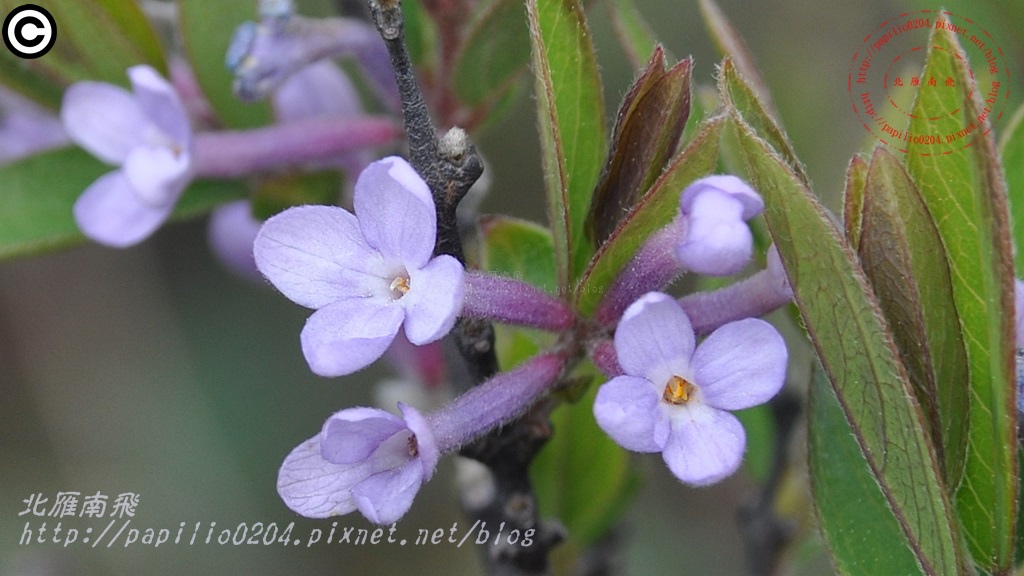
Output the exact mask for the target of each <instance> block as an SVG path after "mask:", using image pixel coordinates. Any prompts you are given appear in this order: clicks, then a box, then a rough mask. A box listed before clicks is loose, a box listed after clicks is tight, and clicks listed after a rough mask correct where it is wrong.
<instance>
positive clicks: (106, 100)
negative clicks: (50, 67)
mask: <svg viewBox="0 0 1024 576" xmlns="http://www.w3.org/2000/svg"><path fill="white" fill-rule="evenodd" d="M60 118H61V121H62V122H63V123H64V129H65V130H67V133H68V136H69V137H71V139H72V140H73V141H74V142H75V143H76V144H78V145H79V146H81V147H82V148H85V149H86V150H88V151H89V152H90V153H91V154H92V155H94V156H96V157H97V158H99V159H100V160H103V161H104V162H107V163H110V164H121V163H122V162H124V160H125V158H127V157H128V153H129V152H130V151H131V150H132V148H134V147H136V146H138V145H139V144H141V143H142V137H143V134H144V133H145V131H146V126H147V125H148V124H149V123H148V121H147V120H146V117H145V116H144V115H143V113H142V110H141V109H140V108H139V105H138V103H137V102H136V101H135V98H133V97H132V95H131V93H129V92H128V91H127V90H125V89H124V88H121V87H118V86H114V85H112V84H104V83H102V82H78V83H76V84H73V85H72V86H71V87H70V88H68V89H67V91H66V92H65V93H64V101H63V103H62V104H61V108H60Z"/></svg>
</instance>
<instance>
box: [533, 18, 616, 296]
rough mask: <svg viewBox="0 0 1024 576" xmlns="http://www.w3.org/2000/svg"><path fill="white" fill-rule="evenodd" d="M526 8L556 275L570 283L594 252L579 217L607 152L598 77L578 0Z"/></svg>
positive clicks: (583, 218) (586, 206) (602, 103)
mask: <svg viewBox="0 0 1024 576" xmlns="http://www.w3.org/2000/svg"><path fill="white" fill-rule="evenodd" d="M526 13H527V20H528V22H529V26H530V46H531V57H532V61H533V72H534V76H535V84H534V88H535V91H536V96H537V118H538V124H539V126H540V142H541V155H542V160H543V162H542V164H543V169H544V184H545V189H546V191H547V204H548V218H549V219H550V221H551V229H552V237H553V239H554V247H555V262H556V263H557V273H558V281H559V284H560V285H563V286H569V285H571V284H573V283H574V281H575V280H576V278H578V277H579V275H580V273H581V272H582V271H583V268H584V266H586V263H587V260H589V258H590V256H591V254H592V253H593V247H592V246H591V245H590V244H589V243H588V242H587V238H586V235H585V232H584V221H585V219H586V216H587V210H588V208H590V196H591V194H593V192H594V187H595V186H596V185H597V178H598V175H599V173H600V171H601V164H602V162H603V161H604V155H605V140H606V133H605V127H604V102H603V101H602V96H601V94H602V92H601V78H600V75H599V73H598V69H597V59H596V56H595V54H594V46H593V44H592V42H591V38H590V31H589V29H588V28H587V22H586V19H585V16H584V14H583V6H582V5H581V4H580V3H579V1H578V0H527V2H526ZM570 297H574V296H572V293H570Z"/></svg>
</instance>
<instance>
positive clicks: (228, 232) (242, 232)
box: [209, 60, 372, 280]
mask: <svg viewBox="0 0 1024 576" xmlns="http://www.w3.org/2000/svg"><path fill="white" fill-rule="evenodd" d="M273 104H274V113H275V116H276V117H277V121H278V122H280V123H282V124H286V123H290V122H302V121H305V120H310V119H314V118H325V117H335V118H357V117H359V116H360V115H361V114H362V105H361V104H360V101H359V95H358V93H357V92H356V89H355V87H354V86H353V85H352V82H351V81H350V80H349V79H348V77H347V76H345V74H344V73H343V72H342V71H341V70H340V69H339V68H338V67H337V66H335V65H334V64H333V63H332V62H330V61H327V60H322V61H320V62H316V63H314V64H310V65H309V66H306V67H305V68H303V69H302V70H300V71H298V72H296V73H295V74H293V75H292V76H291V77H289V78H288V79H287V80H285V81H284V84H282V85H281V87H280V88H278V90H277V92H276V93H275V94H274V100H273ZM371 160H372V157H371V156H370V150H369V149H368V148H367V149H359V150H354V151H352V152H349V153H346V154H336V155H335V157H334V158H333V159H332V160H331V161H329V162H315V163H313V165H315V166H316V167H323V168H329V167H334V166H338V167H341V168H344V170H345V172H346V173H347V174H358V173H359V172H362V170H363V168H365V167H366V165H367V164H369V163H370V161H371ZM262 225H263V221H262V220H257V219H256V218H255V217H253V215H252V206H251V204H250V202H249V201H248V200H239V201H236V202H231V203H228V204H225V205H224V206H220V207H218V208H217V209H215V210H214V211H213V213H212V214H211V216H210V224H209V240H210V247H211V248H212V250H213V253H214V254H215V255H216V256H217V257H218V258H219V259H220V261H221V262H222V263H224V264H225V265H226V266H227V267H228V268H229V269H230V270H232V271H234V272H236V273H238V274H239V275H240V276H242V277H243V278H246V279H255V280H262V278H263V276H262V275H261V274H260V272H259V270H257V269H256V263H255V261H253V256H252V245H253V241H254V240H255V239H256V234H257V233H259V230H260V226H262Z"/></svg>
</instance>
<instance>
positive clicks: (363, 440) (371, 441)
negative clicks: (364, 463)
mask: <svg viewBox="0 0 1024 576" xmlns="http://www.w3.org/2000/svg"><path fill="white" fill-rule="evenodd" d="M405 428H406V426H405V422H404V421H402V419H401V418H399V417H398V416H395V415H394V414H391V413H390V412H387V411H385V410H380V409H379V408H348V409H345V410H341V411H340V412H336V413H334V414H333V415H331V417H330V418H328V419H327V421H326V422H324V427H323V430H322V431H321V432H320V454H321V456H323V458H324V460H327V461H328V462H333V463H335V464H351V463H353V462H359V461H360V460H366V459H367V458H369V457H370V455H371V454H373V452H374V451H375V450H377V448H379V447H380V445H381V444H383V443H384V441H386V440H387V439H388V438H391V437H392V436H394V435H395V434H397V433H398V432H400V431H401V430H404V429H405Z"/></svg>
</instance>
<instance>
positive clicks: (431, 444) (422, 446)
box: [398, 402, 441, 480]
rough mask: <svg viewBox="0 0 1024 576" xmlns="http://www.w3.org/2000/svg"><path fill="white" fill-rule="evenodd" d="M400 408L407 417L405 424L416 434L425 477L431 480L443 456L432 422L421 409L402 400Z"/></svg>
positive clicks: (417, 447)
mask: <svg viewBox="0 0 1024 576" xmlns="http://www.w3.org/2000/svg"><path fill="white" fill-rule="evenodd" d="M398 409H399V410H400V411H401V412H402V417H403V418H405V425H406V426H408V427H409V430H412V433H413V434H414V435H415V436H416V450H417V452H418V453H419V456H418V458H419V461H420V464H421V466H422V468H423V479H424V480H429V479H430V477H431V476H433V475H434V468H436V467H437V461H438V459H440V457H441V454H440V452H439V451H438V449H437V441H436V440H435V439H434V432H433V430H432V429H431V428H430V423H429V422H427V419H426V418H425V417H424V416H423V414H421V413H420V411H419V410H417V409H415V408H413V407H412V406H407V405H406V404H404V403H402V402H399V403H398Z"/></svg>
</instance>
